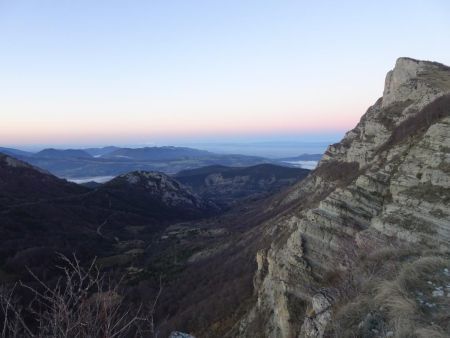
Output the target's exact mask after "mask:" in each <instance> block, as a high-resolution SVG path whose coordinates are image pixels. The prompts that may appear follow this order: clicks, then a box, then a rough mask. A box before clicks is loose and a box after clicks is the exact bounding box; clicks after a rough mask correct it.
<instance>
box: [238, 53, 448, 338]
mask: <svg viewBox="0 0 450 338" xmlns="http://www.w3.org/2000/svg"><path fill="white" fill-rule="evenodd" d="M449 205H450V68H449V67H447V66H444V65H442V64H438V63H434V62H427V61H418V60H413V59H410V58H400V59H398V60H397V63H396V65H395V68H394V69H393V70H392V71H390V72H389V73H388V74H387V77H386V85H385V89H384V93H383V97H381V98H380V99H378V100H377V101H376V102H375V104H374V105H373V106H371V107H370V108H369V109H368V110H367V112H366V114H365V115H364V116H363V117H362V118H361V120H360V122H359V123H358V125H357V126H356V127H355V128H354V129H353V130H351V131H349V132H348V133H347V134H346V135H345V137H344V138H343V140H342V141H341V142H339V143H337V144H334V145H331V146H330V147H329V148H328V149H327V151H326V153H325V155H324V157H323V158H322V160H321V161H320V163H319V166H318V167H317V169H316V170H315V171H314V172H313V173H312V174H311V175H310V176H309V177H308V178H306V179H305V180H304V181H302V182H300V183H299V184H298V185H296V186H295V187H294V188H293V189H291V191H290V193H289V194H286V195H284V196H283V197H282V198H281V199H280V201H279V204H278V206H276V207H278V208H284V210H286V208H287V209H288V211H284V212H283V213H281V214H280V215H279V216H278V217H276V218H274V219H272V220H270V221H268V222H266V224H265V232H266V235H267V236H268V237H270V238H272V239H273V240H272V243H271V245H270V248H268V249H265V250H262V251H261V252H260V253H259V254H258V257H257V262H258V271H257V273H256V276H255V292H256V294H257V302H256V304H255V306H254V307H253V308H252V310H251V311H250V312H249V313H248V315H247V316H246V317H245V318H244V319H243V320H242V321H241V322H240V324H239V330H238V331H239V332H238V335H239V336H247V337H251V336H255V335H254V333H255V331H256V332H259V334H260V335H261V336H265V337H274V338H275V337H298V336H301V337H322V336H323V333H324V330H325V328H326V325H327V322H328V321H329V320H330V318H331V311H332V303H333V302H334V301H335V299H336V298H337V297H338V295H337V294H338V293H337V294H335V296H333V297H328V296H324V294H323V292H322V291H321V290H323V287H324V284H325V280H326V279H327V278H328V277H329V276H330V275H331V274H333V273H336V272H339V271H341V272H342V271H347V270H349V269H351V268H352V259H353V257H354V255H355V254H356V253H357V252H361V251H370V250H372V249H373V248H375V247H381V246H383V245H385V244H386V243H389V242H391V241H394V240H395V241H403V242H405V243H414V244H415V245H420V246H424V247H428V248H433V249H438V250H439V249H447V250H448V249H450V207H449ZM311 303H312V305H310V304H311ZM308 308H310V313H309V311H308V310H307V309H308Z"/></svg>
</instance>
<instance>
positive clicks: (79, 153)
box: [32, 148, 92, 160]
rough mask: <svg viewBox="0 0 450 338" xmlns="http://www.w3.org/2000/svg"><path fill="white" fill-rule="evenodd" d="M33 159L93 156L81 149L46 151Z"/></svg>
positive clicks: (37, 154) (50, 149)
mask: <svg viewBox="0 0 450 338" xmlns="http://www.w3.org/2000/svg"><path fill="white" fill-rule="evenodd" d="M32 156H33V157H36V158H45V159H56V160H58V159H71V158H72V159H75V158H80V159H83V158H92V156H91V155H89V154H88V153H87V152H85V151H84V150H80V149H52V148H49V149H44V150H41V151H40V152H38V153H36V154H33V155H32Z"/></svg>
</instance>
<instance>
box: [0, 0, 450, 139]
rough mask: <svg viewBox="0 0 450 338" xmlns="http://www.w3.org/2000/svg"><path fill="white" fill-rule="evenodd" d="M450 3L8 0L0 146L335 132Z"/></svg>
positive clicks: (426, 36)
mask: <svg viewBox="0 0 450 338" xmlns="http://www.w3.org/2000/svg"><path fill="white" fill-rule="evenodd" d="M449 17H450V2H449V1H446V0H445V1H444V0H442V1H437V0H435V1H433V0H430V1H413V0H409V1H300V0H299V1H283V0H279V1H275V0H273V1H265V0H254V1H252V0H248V1H242V0H239V1H235V0H223V1H219V0H217V1H215V0H208V1H196V0H189V1H187V0H179V1H176V0H174V1H172V0H161V1H151V0H147V1H139V0H127V1H125V0H122V1H117V0H105V1H102V0H96V1H93V0H73V1H70V0H54V1H50V0H39V1H36V0H30V1H25V0H24V1H22V0H0V145H1V146H22V147H31V146H35V147H38V146H40V145H53V146H60V147H63V146H76V145H107V144H116V145H130V144H139V145H155V144H156V145H163V144H205V143H227V142H247V141H248V142H269V141H270V140H272V141H273V142H274V141H276V140H279V141H280V142H285V141H293V140H303V141H305V140H307V141H308V142H309V141H310V142H319V141H320V142H322V141H323V142H327V141H333V142H334V141H337V140H338V139H339V138H340V137H341V136H342V135H343V133H344V132H345V131H346V130H348V129H350V128H352V127H353V126H354V125H355V124H356V123H357V122H358V120H359V119H360V117H361V115H362V114H363V113H364V112H365V111H366V109H367V108H368V106H369V105H371V104H373V103H374V102H375V101H376V99H377V98H378V97H380V96H381V94H382V91H383V85H384V77H385V75H386V72H387V71H388V70H389V69H391V68H392V67H393V66H394V64H395V60H396V59H397V58H398V57H400V56H409V57H413V58H418V59H426V60H433V61H438V62H442V63H445V64H450V20H449Z"/></svg>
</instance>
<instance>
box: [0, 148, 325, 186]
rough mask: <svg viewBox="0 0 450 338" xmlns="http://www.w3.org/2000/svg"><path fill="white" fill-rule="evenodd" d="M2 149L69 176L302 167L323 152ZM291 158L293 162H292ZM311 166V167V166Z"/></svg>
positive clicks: (62, 175) (178, 149)
mask: <svg viewBox="0 0 450 338" xmlns="http://www.w3.org/2000/svg"><path fill="white" fill-rule="evenodd" d="M0 153H4V154H8V155H11V156H15V157H17V158H19V159H21V160H24V161H26V162H28V163H30V164H32V165H35V166H37V167H39V168H42V169H45V170H47V171H49V172H51V173H52V174H54V175H56V176H58V177H62V178H67V179H73V180H76V179H84V181H89V180H95V178H96V177H102V180H105V177H106V178H108V177H111V178H112V177H114V176H117V175H120V174H123V173H127V172H130V171H136V170H146V171H159V172H164V173H167V174H175V173H177V172H179V171H182V170H187V169H195V168H200V167H205V166H213V165H223V166H229V167H247V166H253V165H257V164H263V163H273V164H279V165H284V166H296V167H302V165H301V163H300V164H299V163H292V161H294V160H295V159H297V160H298V159H301V158H308V160H309V159H318V158H320V156H321V155H317V154H316V155H314V154H313V155H310V154H304V155H300V156H299V157H296V158H290V159H280V160H274V159H267V158H264V157H258V156H248V155H239V154H216V153H212V152H209V151H205V150H199V149H194V148H186V147H172V146H165V147H144V148H119V147H114V146H108V147H103V148H87V149H53V148H48V149H44V150H41V151H39V152H36V153H32V152H26V151H22V150H18V149H12V148H0ZM289 160H291V162H289ZM308 168H309V167H308Z"/></svg>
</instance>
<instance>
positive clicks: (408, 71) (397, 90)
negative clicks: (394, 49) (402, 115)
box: [382, 57, 450, 107]
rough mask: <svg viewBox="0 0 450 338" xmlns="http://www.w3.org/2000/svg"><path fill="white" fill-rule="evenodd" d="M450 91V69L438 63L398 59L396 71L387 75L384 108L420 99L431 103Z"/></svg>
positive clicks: (405, 58)
mask: <svg viewBox="0 0 450 338" xmlns="http://www.w3.org/2000/svg"><path fill="white" fill-rule="evenodd" d="M449 91H450V67H447V66H445V65H443V64H440V63H438V62H431V61H422V60H415V59H412V58H408V57H401V58H398V59H397V62H396V63H395V67H394V69H393V70H391V71H390V72H388V73H387V76H386V81H385V87H384V92H383V104H382V106H383V107H387V106H389V105H391V104H393V103H395V102H402V101H406V100H408V99H411V100H417V98H420V97H425V98H426V99H427V101H430V99H431V98H432V97H433V96H435V95H436V94H438V93H439V92H449ZM426 103H428V102H426Z"/></svg>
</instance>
